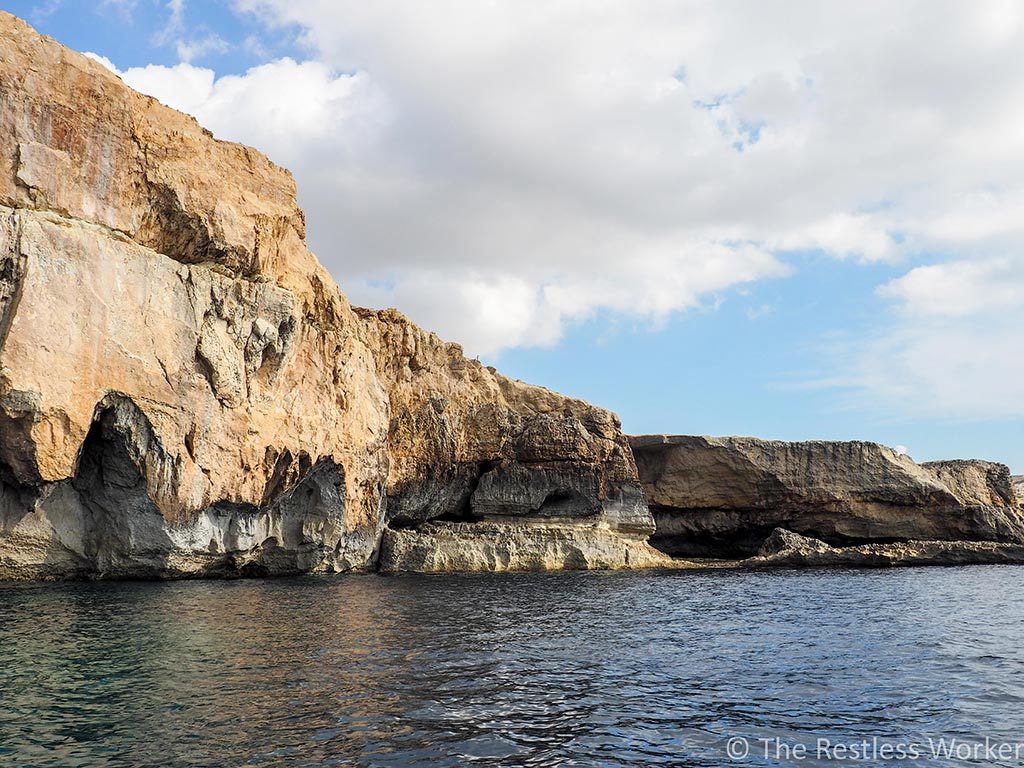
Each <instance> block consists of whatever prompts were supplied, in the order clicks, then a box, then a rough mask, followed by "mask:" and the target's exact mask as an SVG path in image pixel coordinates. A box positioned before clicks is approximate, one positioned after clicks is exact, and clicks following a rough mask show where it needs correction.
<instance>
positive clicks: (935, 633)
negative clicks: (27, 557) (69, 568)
mask: <svg viewBox="0 0 1024 768" xmlns="http://www.w3.org/2000/svg"><path fill="white" fill-rule="evenodd" d="M1022 587H1024V569H1014V568H1010V567H992V568H980V567H973V568H964V569H918V570H901V571H888V572H874V571H848V572H843V571H787V572H777V573H728V572H721V573H674V574H593V573H592V574H540V575H514V574H508V575H494V574H492V575H475V576H469V575H467V576H445V577H414V576H409V577H390V578H384V577H372V576H367V577H358V576H352V577H341V578H338V577H335V578H305V579H295V580H271V581H237V582H179V583H123V584H62V585H15V584H0V617H2V619H0V650H2V653H3V664H2V665H0V694H2V697H0V765H4V766H7V765H10V766H19V767H20V766H61V767H62V768H63V767H69V768H74V767H75V766H113V767H117V766H172V767H173V766H217V767H218V768H219V767H220V766H234V765H256V766H278V765H288V766H353V765H368V766H371V765H372V766H419V765H422V766H428V765H429V766H460V765H467V764H473V765H498V764H501V765H523V766H555V765H586V766H590V765H602V766H627V765H628V766H633V765H673V766H676V765H683V766H721V765H727V764H728V763H729V761H728V759H727V757H726V753H725V751H724V750H725V743H726V741H727V740H728V739H729V738H730V737H733V736H743V737H745V738H747V739H750V740H751V741H752V742H755V741H756V740H758V739H772V738H778V739H780V740H781V741H783V742H789V743H796V742H804V743H813V742H814V740H815V739H817V738H828V739H831V740H833V741H847V742H848V741H852V740H854V739H862V738H866V739H871V738H872V737H879V738H881V739H885V740H889V741H896V740H903V741H916V742H925V741H926V740H927V739H928V738H929V737H932V738H939V737H943V736H945V737H946V738H947V739H948V738H950V737H954V736H955V737H957V738H960V739H964V740H968V741H978V740H983V739H984V738H985V737H989V738H991V739H993V740H997V741H1005V742H1008V743H1010V742H1013V743H1015V742H1016V741H1018V740H1020V739H1021V738H1024V737H1022V731H1024V728H1022V726H1024V714H1022V713H1024V643H1021V642H1020V630H1021V626H1022V621H1021V620H1022V618H1024V589H1022ZM744 764H745V765H765V766H768V765H787V764H790V763H787V762H786V761H785V760H784V759H777V758H765V757H764V756H763V755H758V754H751V755H750V756H749V757H748V759H747V760H746V761H745V762H744ZM792 764H797V763H792ZM799 764H801V765H823V764H835V763H834V762H833V763H826V762H820V761H819V762H815V761H814V760H804V761H801V762H800V763H799ZM847 764H849V763H847ZM905 764H907V763H905ZM920 764H927V765H950V766H952V765H960V764H964V763H958V762H956V761H955V760H941V759H940V760H929V761H927V762H926V763H920ZM989 764H997V765H998V764H1000V763H998V762H996V763H989ZM1015 764H1016V763H1014V762H1006V763H1005V765H1015Z"/></svg>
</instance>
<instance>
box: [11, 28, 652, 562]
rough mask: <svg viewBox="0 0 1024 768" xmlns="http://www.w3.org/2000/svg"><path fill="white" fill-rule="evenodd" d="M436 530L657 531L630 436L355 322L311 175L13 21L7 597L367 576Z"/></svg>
mask: <svg viewBox="0 0 1024 768" xmlns="http://www.w3.org/2000/svg"><path fill="white" fill-rule="evenodd" d="M434 518H447V519H460V520H490V521H498V520H506V521H507V520H519V519H523V518H531V519H532V518H544V519H548V520H552V521H560V522H564V523H566V524H575V523H580V524H582V525H585V526H587V527H593V526H595V525H600V526H602V527H604V528H606V529H607V530H609V531H611V532H615V531H621V532H622V533H623V535H625V536H628V537H637V536H641V537H642V536H643V535H644V534H646V533H649V532H650V531H652V530H653V520H652V519H651V517H650V514H649V512H648V510H647V507H646V505H645V504H644V501H643V498H642V495H641V492H640V489H639V486H638V484H637V480H636V472H635V466H634V464H633V462H632V457H631V454H630V451H629V447H628V444H627V442H626V439H625V438H624V437H623V436H622V434H621V432H620V430H619V425H618V422H617V420H616V419H615V417H614V416H612V415H611V414H609V413H607V412H606V411H602V410H600V409H596V408H591V407H590V406H588V405H587V404H585V403H582V402H580V401H576V400H571V399H568V398H565V397H561V396H559V395H556V394H554V393H552V392H548V391H547V390H543V389H540V388H537V387H529V386H527V385H524V384H521V383H518V382H512V381H509V380H507V379H505V378H503V377H501V376H499V375H498V374H497V373H496V372H494V371H493V370H491V369H487V368H484V367H482V366H481V365H480V364H479V363H477V362H474V361H468V360H466V359H464V358H463V356H462V353H461V350H460V349H459V348H458V347H457V346H456V345H451V344H444V343H443V342H441V341H440V340H439V339H438V338H437V337H436V336H434V335H432V334H429V333H426V332H424V331H422V330H420V329H418V328H416V327H415V326H414V325H412V324H411V323H409V322H408V321H407V320H405V319H404V318H403V317H402V316H401V315H399V314H398V313H396V312H393V311H387V312H369V311H363V310H358V311H356V310H353V308H352V307H350V305H349V303H348V301H347V300H346V299H345V297H344V295H343V294H342V293H341V291H340V290H339V289H338V288H337V286H336V285H335V284H334V282H333V280H332V279H331V277H330V276H329V275H328V274H327V272H326V271H325V270H324V269H323V268H322V267H321V266H320V264H319V263H318V262H317V261H316V259H315V258H314V257H313V255H312V254H311V253H310V252H309V250H308V249H307V247H306V244H305V223H304V220H303V215H302V212H301V211H300V210H299V208H298V207H297V205H296V203H295V189H294V183H293V181H292V178H291V176H290V175H289V174H288V172H287V171H285V170H283V169H281V168H279V167H277V166H276V165H274V164H273V163H271V162H270V161H269V160H267V159H266V158H265V157H263V156H262V155H260V154H259V153H257V152H255V151H253V150H252V149H249V148H248V147H244V146H240V145H237V144H231V143H227V142H222V141H217V140H215V139H214V138H213V137H212V135H211V134H209V132H207V131H205V130H204V129H203V128H201V127H200V126H199V125H198V123H196V122H195V120H193V119H192V118H190V117H187V116H185V115H182V114H180V113H178V112H175V111H173V110H171V109H169V108H167V107H165V106H163V105H161V104H159V103H158V102H156V101H155V100H153V99H151V98H148V97H146V96H143V95H141V94H138V93H135V92H133V91H132V90H130V89H129V88H127V87H126V86H125V85H124V84H123V83H122V82H121V81H120V79H119V78H117V77H116V76H115V75H113V74H112V73H110V72H109V71H107V70H106V69H105V68H104V67H102V66H100V65H99V64H97V63H96V62H94V61H91V60H90V59H87V58H85V57H83V56H80V55H79V54H77V53H74V52H72V51H69V50H67V49H65V48H63V47H61V46H60V45H58V44H57V43H56V42H54V41H53V40H50V39H48V38H44V37H42V36H40V35H38V34H37V33H36V32H34V31H33V30H32V29H31V28H30V27H28V26H27V25H26V24H24V23H23V22H21V21H19V20H17V19H15V18H14V17H12V16H10V15H8V14H6V13H2V12H0V577H53V578H57V577H68V576H83V577H95V576H100V577H126V576H176V575H221V574H231V573H288V572H300V571H340V570H349V569H366V568H372V567H374V565H375V562H376V557H377V553H378V549H379V544H380V540H381V537H382V534H383V530H384V527H385V525H387V524H389V523H390V524H392V525H394V526H396V527H398V526H406V527H408V526H414V525H418V524H421V523H423V522H424V521H427V520H431V519H434ZM481 530H483V529H481ZM487 530H498V529H492V528H488V529H487ZM496 535H497V534H496ZM502 535H504V534H502ZM609 535H610V536H611V535H617V534H615V533H609Z"/></svg>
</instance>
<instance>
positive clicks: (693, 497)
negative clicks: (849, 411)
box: [631, 435, 1024, 559]
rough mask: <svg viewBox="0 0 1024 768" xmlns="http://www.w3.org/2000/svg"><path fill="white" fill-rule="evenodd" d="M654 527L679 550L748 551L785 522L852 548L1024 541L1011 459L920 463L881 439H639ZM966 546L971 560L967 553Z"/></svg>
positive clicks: (742, 554)
mask: <svg viewBox="0 0 1024 768" xmlns="http://www.w3.org/2000/svg"><path fill="white" fill-rule="evenodd" d="M631 444H632V448H633V452H634V456H635V458H636V462H637V466H638V468H639V472H640V479H641V482H642V484H643V487H644V491H645V494H646V497H647V501H648V503H649V504H650V508H651V511H652V512H653V514H654V518H655V524H656V531H655V534H654V536H652V538H651V543H652V544H653V545H654V546H656V547H658V548H659V549H661V550H662V551H664V552H666V553H668V554H671V555H673V556H676V557H727V558H747V557H751V556H753V555H755V554H756V553H757V552H758V550H759V549H760V548H761V547H762V545H763V544H764V543H765V541H766V540H767V539H768V538H769V537H770V536H771V535H772V532H773V531H774V530H775V529H777V528H782V529H786V530H789V531H792V532H794V533H796V534H800V535H802V536H806V537H812V538H814V539H818V540H820V541H821V542H824V543H825V544H827V545H829V546H832V547H838V548H848V547H856V546H859V545H883V544H893V545H896V544H900V543H904V542H911V541H918V542H920V541H925V542H934V541H942V542H991V543H1000V544H1013V545H1019V544H1021V543H1024V510H1022V509H1021V499H1020V497H1018V496H1017V492H1016V491H1015V488H1014V484H1013V482H1012V481H1011V477H1010V473H1009V470H1008V469H1007V467H1006V466H1005V465H1002V464H997V463H993V462H986V461H944V462H932V463H928V464H922V465H918V464H916V463H915V462H914V461H913V460H912V459H911V458H910V457H908V456H905V455H900V454H898V453H896V452H895V451H893V450H892V449H890V448H886V447H885V446H882V445H878V444H875V443H864V442H825V441H812V442H803V443H787V442H782V441H777V440H758V439H755V438H746V437H695V436H681V435H676V436H666V435H648V436H642V437H634V438H631ZM975 550H976V551H978V552H982V551H984V548H980V549H979V548H971V547H968V548H967V549H965V550H963V552H964V554H963V557H964V558H965V559H969V552H970V551H975Z"/></svg>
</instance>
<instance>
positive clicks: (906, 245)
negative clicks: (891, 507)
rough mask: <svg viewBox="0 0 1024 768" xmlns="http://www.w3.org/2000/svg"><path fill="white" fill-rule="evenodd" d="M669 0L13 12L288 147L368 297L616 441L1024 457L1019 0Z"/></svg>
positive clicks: (177, 98) (257, 1)
mask: <svg viewBox="0 0 1024 768" xmlns="http://www.w3.org/2000/svg"><path fill="white" fill-rule="evenodd" d="M683 5H684V4H680V7H681V11H680V14H681V15H679V16H678V17H676V16H672V14H671V13H669V12H666V15H665V16H658V17H650V16H648V15H646V13H645V12H640V11H637V10H635V9H634V10H630V4H625V3H624V4H622V7H621V8H615V7H613V6H610V7H609V8H610V10H609V8H606V9H605V10H604V11H603V12H602V13H601V14H595V13H594V12H592V11H591V10H590V9H589V8H588V7H587V4H585V3H582V4H574V3H566V4H564V5H563V6H559V7H558V10H557V11H556V10H553V7H552V8H543V9H541V8H540V7H536V6H530V5H523V4H514V3H513V4H509V5H508V6H507V7H505V6H495V7H492V8H491V9H490V10H489V11H488V13H487V14H484V13H483V12H480V11H478V10H476V9H474V10H473V11H469V10H468V9H466V7H465V6H459V5H458V4H453V3H449V2H447V1H445V2H438V3H436V4H426V5H422V4H420V5H409V4H402V3H400V2H398V0H388V2H383V3H380V5H379V7H378V6H377V5H376V4H374V5H373V6H372V7H370V6H366V5H365V4H358V3H348V2H338V3H324V2H318V0H290V2H283V1H281V2H278V1H277V0H237V1H236V2H224V3H215V2H204V3H199V2H195V1H194V0H193V1H190V0H170V1H169V2H168V0H136V1H135V2H131V0H108V1H107V2H74V1H72V0H63V2H59V1H58V0H19V1H16V2H10V1H9V0H7V1H5V2H2V3H0V7H3V8H4V9H5V10H9V11H11V12H12V13H15V14H17V15H19V16H21V17H23V18H26V19H27V20H29V21H30V22H31V23H32V24H33V25H34V26H36V27H37V28H38V29H39V30H41V31H42V32H44V33H46V34H50V35H52V36H54V37H56V38H57V39H58V40H60V41H61V42H62V43H65V44H67V45H69V46H71V47H72V48H75V49H78V50H81V51H89V52H92V53H95V54H98V55H99V56H102V57H105V59H107V60H108V62H109V64H110V65H112V66H113V67H115V68H116V69H117V70H118V71H119V72H120V73H121V74H122V77H123V78H124V79H125V80H126V81H127V82H129V83H130V84H132V85H133V86H134V87H136V88H139V89H140V90H145V91H147V92H149V93H152V94H153V95H155V96H157V97H158V98H161V99H162V100H163V101H165V102H167V103H170V104H171V105H172V106H176V107H178V108H182V109H185V110H186V111H190V112H192V113H193V114H195V115H196V116H197V117H198V118H199V119H200V121H201V122H203V123H204V124H205V125H207V126H208V127H210V128H211V129H213V130H214V132H215V133H216V134H217V135H218V136H221V137H224V138H229V139H233V140H240V141H244V142H246V143H249V144H252V145H254V146H256V147H257V148H259V149H261V150H263V151H264V152H266V153H268V154H269V155H270V156H271V158H272V159H274V160H276V161H278V162H280V163H281V164H283V165H285V166H287V167H289V168H290V169H292V171H293V172H294V173H295V175H296V179H297V181H298V184H299V190H300V193H299V194H300V203H301V204H302V205H303V207H304V208H305V209H306V212H307V219H308V226H309V237H310V243H311V246H312V247H313V248H314V250H315V251H316V253H317V254H318V256H319V257H320V258H321V260H322V261H324V262H325V263H326V264H327V265H328V267H329V268H330V269H331V270H332V272H333V273H334V274H335V276H336V277H337V278H338V280H339V283H340V284H341V285H342V287H343V288H344V289H345V290H346V291H347V292H348V293H349V295H350V296H351V297H352V298H353V301H354V302H356V303H364V304H369V305H390V304H393V305H396V306H398V307H399V308H400V309H402V310H403V311H405V312H406V313H407V314H409V315H410V316H411V317H413V319H415V320H417V321H418V322H420V323H422V324H423V325H425V326H426V327H429V328H431V329H435V330H438V331H439V332H440V333H442V335H444V336H445V337H447V338H454V339H456V340H458V341H461V342H462V343H464V344H465V345H466V348H467V352H468V353H469V354H471V355H476V354H479V355H480V356H481V359H484V360H486V361H488V362H492V363H494V364H495V365H497V366H498V367H499V368H500V369H501V370H502V371H503V372H505V373H507V374H509V375H511V376H514V377H517V378H521V379H524V380H527V381H531V382H534V383H538V384H543V385H545V386H549V387H551V388H553V389H556V390H559V391H562V392H565V393H568V394H572V395H575V396H579V397H583V398H585V399H587V400H589V401H591V402H594V403H596V404H599V405H602V406H605V407H608V408H610V409H612V410H614V411H616V412H617V413H618V414H619V415H620V416H621V417H622V420H623V425H624V427H625V429H626V430H627V431H630V432H634V433H644V432H672V433H704V434H749V435H758V436H762V437H771V438H780V439H811V438H826V439H866V440H875V441H879V442H883V443H886V444H890V445H902V446H906V447H907V448H908V449H909V452H910V453H911V455H912V456H914V458H916V459H918V460H930V459H938V458H950V457H978V458H991V459H995V460H1001V461H1005V462H1007V463H1009V464H1010V465H1011V468H1012V469H1014V470H1015V471H1017V472H1024V441H1022V437H1024V398H1021V397H1019V395H1020V394H1022V393H1024V384H1021V381H1022V379H1024V354H1022V351H1024V345H1021V344H1020V341H1019V335H1018V331H1017V329H1018V328H1019V327H1020V322H1022V321H1024V258H1022V254H1024V250H1022V249H1024V231H1022V225H1021V224H1020V223H1019V220H1020V219H1021V217H1020V215H1019V213H1020V210H1021V204H1022V202H1024V142H1022V138H1021V137H1022V136H1024V117H1022V112H1021V110H1020V109H1018V108H1017V107H1014V106H1012V105H1013V104H1019V103H1022V99H1021V98H1020V97H1022V96H1024V94H1022V93H1021V92H1020V89H1021V83H1022V82H1024V62H1022V61H1021V60H1022V59H1024V57H1021V56H1020V55H1019V50H1021V46H1022V45H1024V32H1022V30H1024V26H1022V20H1021V15H1020V13H1019V12H1018V10H1019V9H1015V8H1014V7H1012V4H1011V6H1007V5H1006V4H1000V3H996V2H993V3H984V2H983V3H979V4H978V5H977V6H972V7H971V8H968V7H967V5H966V4H965V5H964V7H963V9H961V10H960V11H956V10H951V11H950V12H949V13H948V14H947V15H946V16H944V15H943V14H936V13H934V12H932V10H931V9H930V8H929V7H928V4H927V3H912V2H908V3H907V4H905V7H901V8H899V9H892V8H889V7H888V5H887V4H885V3H878V4H872V3H863V4H856V6H854V5H852V4H851V5H850V6H849V7H848V8H844V9H843V10H842V11H840V10H839V6H838V5H837V6H833V9H834V11H835V12H834V14H824V13H822V12H821V11H820V6H816V5H815V4H813V3H810V4H802V3H800V2H794V3H788V4H784V5H783V6H781V7H779V8H767V7H765V8H763V9H761V10H758V11H756V12H751V11H750V10H749V6H747V7H746V8H744V6H743V4H742V3H740V4H732V3H712V4H707V5H701V4H700V3H695V4H686V5H685V7H683ZM960 12H964V13H967V14H968V15H967V16H965V17H963V18H957V17H955V14H956V13H960ZM833 16H834V17H833Z"/></svg>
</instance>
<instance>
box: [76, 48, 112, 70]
mask: <svg viewBox="0 0 1024 768" xmlns="http://www.w3.org/2000/svg"><path fill="white" fill-rule="evenodd" d="M82 55H83V56H85V57H87V58H90V59H92V60H93V61H98V62H99V63H100V64H102V65H103V66H104V67H106V68H107V69H109V70H110V71H111V72H113V73H114V74H116V75H117V74H120V72H119V71H118V69H117V67H115V66H114V62H112V61H111V60H110V59H108V58H107V57H106V56H100V55H99V54H98V53H93V52H92V51H85V52H83V54H82Z"/></svg>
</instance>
